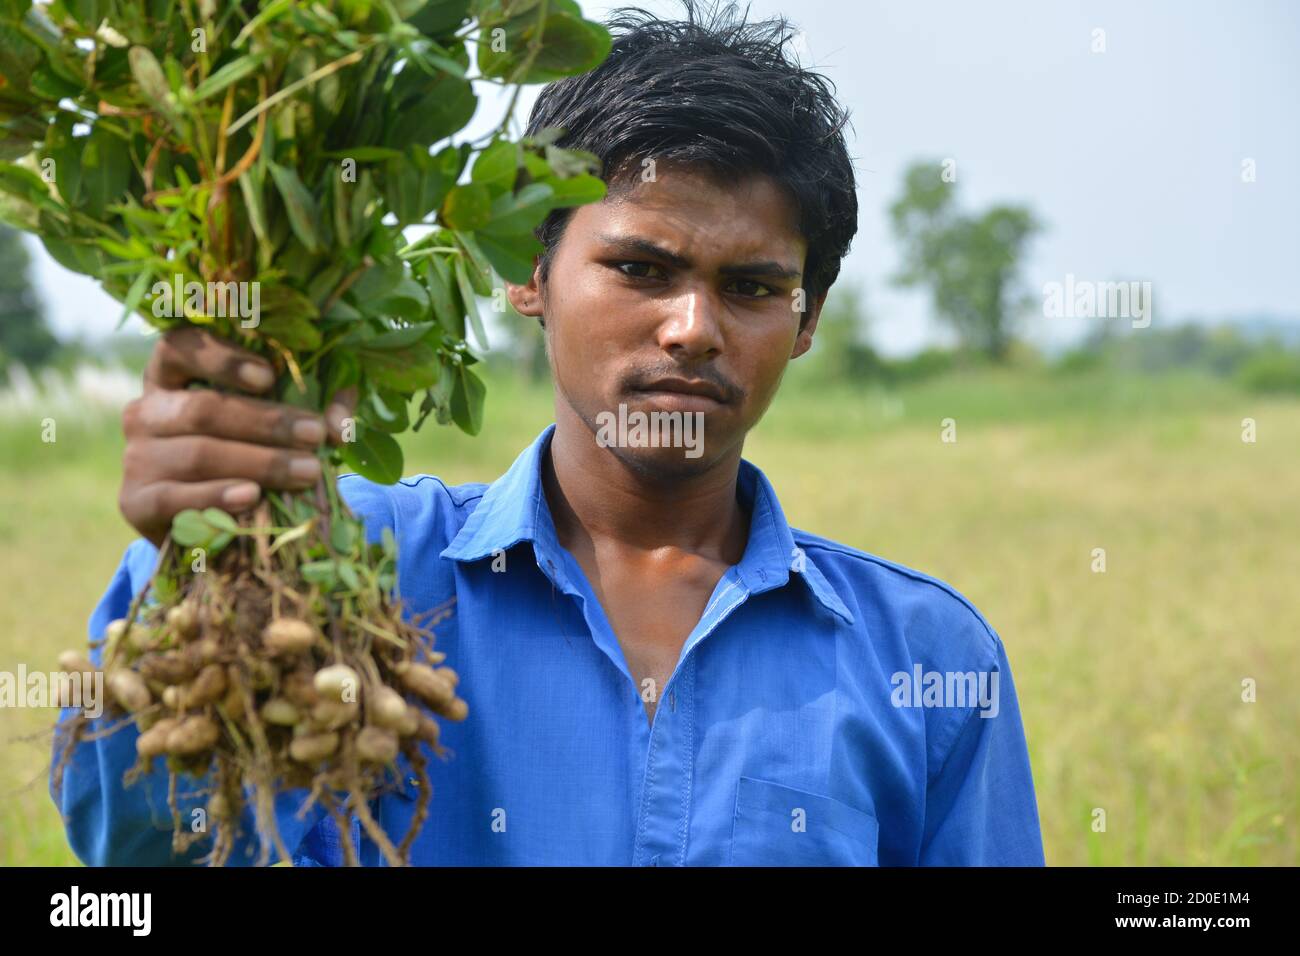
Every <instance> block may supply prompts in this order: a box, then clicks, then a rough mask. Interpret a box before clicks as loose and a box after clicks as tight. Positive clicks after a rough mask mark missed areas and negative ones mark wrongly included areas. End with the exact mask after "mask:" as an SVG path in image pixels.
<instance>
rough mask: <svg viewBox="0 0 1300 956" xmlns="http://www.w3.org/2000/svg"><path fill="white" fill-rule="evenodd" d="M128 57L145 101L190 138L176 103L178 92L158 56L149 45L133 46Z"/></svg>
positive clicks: (177, 130)
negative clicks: (172, 86)
mask: <svg viewBox="0 0 1300 956" xmlns="http://www.w3.org/2000/svg"><path fill="white" fill-rule="evenodd" d="M128 58H129V60H130V63H131V75H132V76H133V77H135V82H136V83H137V84H138V85H139V87H140V92H141V93H142V94H143V99H144V100H145V102H147V103H148V104H149V105H150V106H152V107H153V108H154V109H156V110H158V112H160V113H162V115H163V117H164V118H165V119H166V120H167V122H168V123H170V124H171V125H172V128H173V129H175V130H176V132H177V134H178V135H179V136H180V138H181V139H182V140H185V139H188V138H189V124H188V123H186V122H185V120H184V119H183V118H182V117H181V114H180V111H179V109H178V108H177V104H176V94H174V93H173V92H172V88H171V84H170V83H168V82H167V76H166V74H164V73H163V70H162V67H161V66H159V65H158V59H157V57H155V56H154V55H153V52H152V51H151V50H150V49H149V48H148V47H143V46H133V47H131V52H130V53H129V54H128Z"/></svg>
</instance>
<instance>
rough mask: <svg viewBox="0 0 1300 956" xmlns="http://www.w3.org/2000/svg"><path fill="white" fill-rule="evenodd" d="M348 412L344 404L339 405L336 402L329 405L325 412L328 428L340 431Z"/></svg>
mask: <svg viewBox="0 0 1300 956" xmlns="http://www.w3.org/2000/svg"><path fill="white" fill-rule="evenodd" d="M348 414H349V412H348V407H347V406H346V405H340V404H338V403H337V402H336V403H335V404H333V405H331V406H330V407H329V409H328V410H326V412H325V419H326V420H327V421H328V422H329V423H330V430H331V431H334V432H338V433H342V431H343V423H344V422H345V421H347V418H348Z"/></svg>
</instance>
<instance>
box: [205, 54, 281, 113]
mask: <svg viewBox="0 0 1300 956" xmlns="http://www.w3.org/2000/svg"><path fill="white" fill-rule="evenodd" d="M266 58H267V55H266V54H265V53H249V54H247V55H245V56H241V57H239V58H238V59H236V60H231V61H230V62H229V63H227V64H226V65H225V66H223V67H222V68H221V69H219V70H217V72H215V73H213V74H212V75H211V76H209V77H208V78H207V79H206V80H204V81H203V82H202V83H200V84H199V85H198V86H196V87H195V88H194V102H195V103H201V102H202V101H203V100H206V99H207V98H208V97H209V96H215V95H216V94H217V93H220V92H221V91H222V90H224V89H225V88H226V87H228V86H230V85H231V84H232V83H238V82H239V81H240V80H242V79H243V78H244V77H246V76H251V75H252V74H254V73H256V72H257V70H258V69H259V68H260V67H261V66H262V64H263V63H265V62H266Z"/></svg>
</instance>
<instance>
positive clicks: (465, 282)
mask: <svg viewBox="0 0 1300 956" xmlns="http://www.w3.org/2000/svg"><path fill="white" fill-rule="evenodd" d="M455 270H456V285H457V287H458V288H459V289H460V299H461V302H463V303H464V305H465V314H466V315H467V316H468V317H469V324H470V328H472V329H473V330H474V338H475V339H476V340H478V344H479V348H482V349H487V348H488V340H487V332H485V331H484V329H483V319H482V317H481V316H480V315H479V314H478V298H477V297H476V296H475V294H474V286H473V285H472V284H471V283H470V278H469V269H468V268H467V267H466V265H465V257H464V256H458V257H457V258H456V265H455Z"/></svg>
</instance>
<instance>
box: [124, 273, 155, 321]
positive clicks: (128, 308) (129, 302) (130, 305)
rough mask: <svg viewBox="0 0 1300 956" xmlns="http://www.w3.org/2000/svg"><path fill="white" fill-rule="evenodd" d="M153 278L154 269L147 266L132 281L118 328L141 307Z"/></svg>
mask: <svg viewBox="0 0 1300 956" xmlns="http://www.w3.org/2000/svg"><path fill="white" fill-rule="evenodd" d="M152 278H153V269H152V268H147V269H145V270H144V271H143V272H141V273H140V274H139V275H138V276H136V277H135V281H134V282H132V283H131V288H130V290H129V291H128V292H127V294H126V300H125V302H124V303H123V307H122V318H121V319H120V320H119V321H118V328H121V327H122V323H123V322H125V321H126V320H127V318H128V317H129V316H131V314H132V313H134V312H135V310H136V309H137V308H138V307H139V305H140V303H141V302H142V301H143V300H144V293H145V290H146V289H148V288H149V280H150V279H152Z"/></svg>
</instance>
